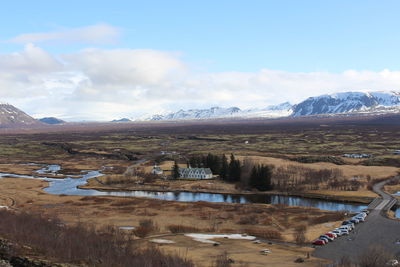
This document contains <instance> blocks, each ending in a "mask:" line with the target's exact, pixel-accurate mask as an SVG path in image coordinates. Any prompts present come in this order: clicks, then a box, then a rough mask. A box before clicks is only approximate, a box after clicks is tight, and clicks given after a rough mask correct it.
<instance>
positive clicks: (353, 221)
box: [349, 217, 360, 224]
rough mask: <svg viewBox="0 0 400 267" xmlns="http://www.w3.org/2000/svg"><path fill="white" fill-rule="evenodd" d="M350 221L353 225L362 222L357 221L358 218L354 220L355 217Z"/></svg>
mask: <svg viewBox="0 0 400 267" xmlns="http://www.w3.org/2000/svg"><path fill="white" fill-rule="evenodd" d="M349 221H350V222H352V223H354V224H357V223H360V220H358V219H356V218H354V217H353V218H351V219H350V220H349Z"/></svg>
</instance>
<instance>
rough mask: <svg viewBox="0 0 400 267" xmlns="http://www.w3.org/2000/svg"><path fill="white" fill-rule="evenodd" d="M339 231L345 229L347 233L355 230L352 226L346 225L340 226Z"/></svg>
mask: <svg viewBox="0 0 400 267" xmlns="http://www.w3.org/2000/svg"><path fill="white" fill-rule="evenodd" d="M339 229H343V230H346V231H348V232H350V231H351V230H353V228H351V226H346V225H344V226H340V227H339Z"/></svg>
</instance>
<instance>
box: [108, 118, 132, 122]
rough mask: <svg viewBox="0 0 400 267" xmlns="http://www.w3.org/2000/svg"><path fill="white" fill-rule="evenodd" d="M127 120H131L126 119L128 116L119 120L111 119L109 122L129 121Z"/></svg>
mask: <svg viewBox="0 0 400 267" xmlns="http://www.w3.org/2000/svg"><path fill="white" fill-rule="evenodd" d="M129 121H131V120H130V119H128V118H122V119H119V120H112V121H111V122H129Z"/></svg>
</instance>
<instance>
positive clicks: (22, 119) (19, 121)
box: [0, 103, 41, 127]
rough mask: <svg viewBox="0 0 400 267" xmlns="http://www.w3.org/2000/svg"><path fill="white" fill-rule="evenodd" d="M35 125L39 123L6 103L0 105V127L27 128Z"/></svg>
mask: <svg viewBox="0 0 400 267" xmlns="http://www.w3.org/2000/svg"><path fill="white" fill-rule="evenodd" d="M36 124H41V123H40V122H39V121H37V120H35V119H34V118H32V117H31V116H29V115H28V114H26V113H25V112H23V111H21V110H19V109H17V108H16V107H14V106H12V105H10V104H8V103H0V127H15V126H29V125H36Z"/></svg>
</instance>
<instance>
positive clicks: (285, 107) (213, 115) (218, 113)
mask: <svg viewBox="0 0 400 267" xmlns="http://www.w3.org/2000/svg"><path fill="white" fill-rule="evenodd" d="M291 107H292V105H291V104H290V103H288V102H286V103H282V104H280V105H276V106H268V107H266V108H264V109H257V108H256V109H247V110H241V109H240V108H238V107H230V108H221V107H212V108H210V109H189V110H183V109H181V110H179V111H177V112H171V113H167V114H156V115H153V116H150V117H148V118H145V120H152V121H158V120H195V119H218V118H258V117H264V118H277V117H285V116H288V115H290V114H291V113H292V110H291Z"/></svg>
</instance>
